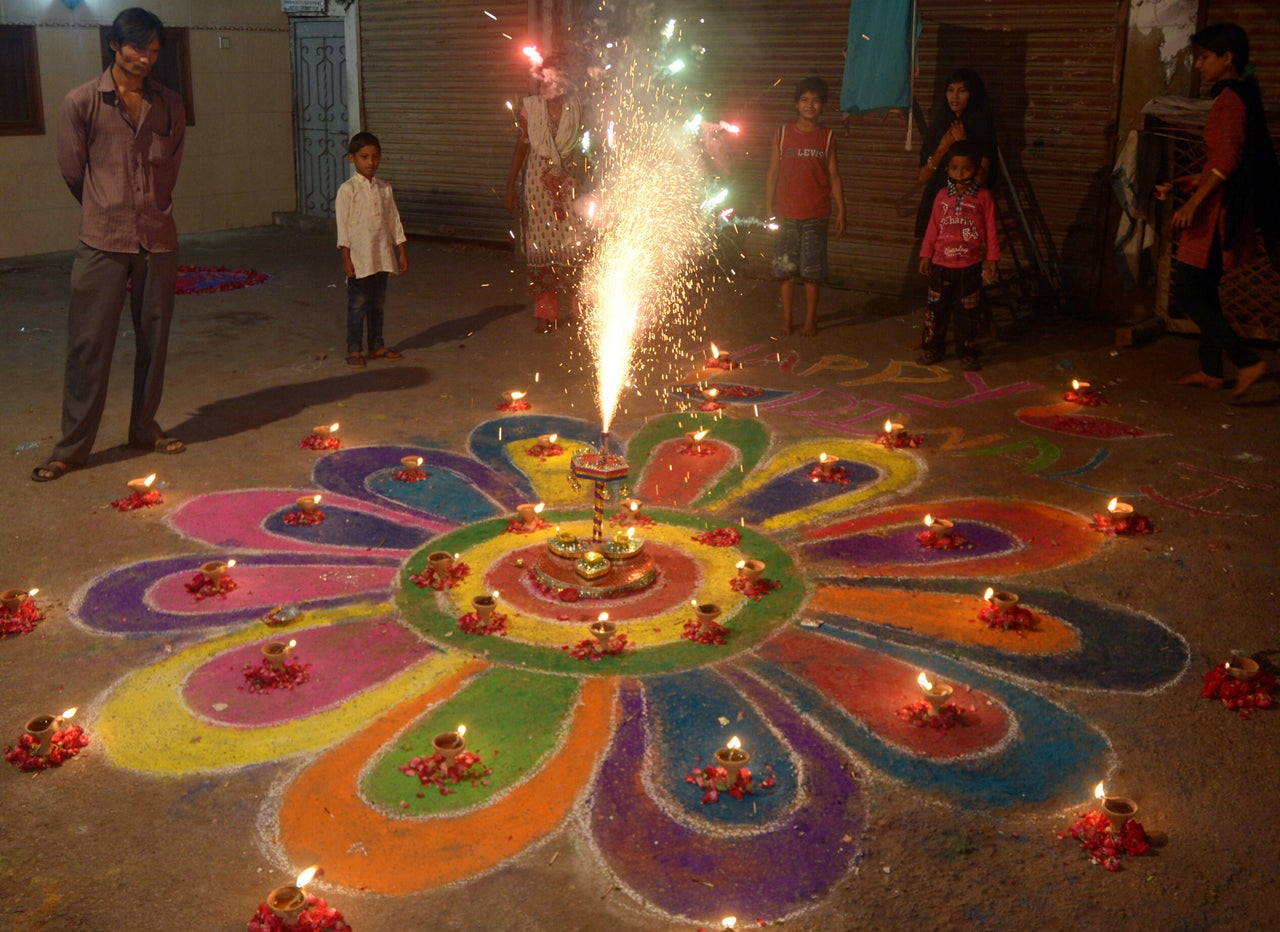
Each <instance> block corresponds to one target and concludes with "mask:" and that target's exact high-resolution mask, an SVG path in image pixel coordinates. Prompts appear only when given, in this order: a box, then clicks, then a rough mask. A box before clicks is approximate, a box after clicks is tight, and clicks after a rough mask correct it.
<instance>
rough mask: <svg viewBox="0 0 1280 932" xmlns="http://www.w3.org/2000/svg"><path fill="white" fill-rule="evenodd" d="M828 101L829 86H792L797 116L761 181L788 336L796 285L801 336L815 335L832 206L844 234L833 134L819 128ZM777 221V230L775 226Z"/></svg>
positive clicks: (781, 132)
mask: <svg viewBox="0 0 1280 932" xmlns="http://www.w3.org/2000/svg"><path fill="white" fill-rule="evenodd" d="M826 102H827V82H825V81H823V80H822V79H821V78H818V77H809V78H805V79H804V80H803V81H801V82H800V83H799V84H797V85H796V111H797V112H798V113H799V117H798V118H797V119H796V120H795V121H794V122H792V123H787V124H786V125H785V126H782V127H780V128H779V129H778V131H777V132H776V133H774V135H773V149H772V152H771V153H770V156H769V173H768V175H767V176H766V177H765V215H766V216H768V217H769V218H770V224H771V227H770V228H771V229H776V230H778V236H777V238H776V239H775V240H774V249H773V277H774V278H776V279H779V280H780V281H781V282H782V328H781V330H780V331H779V333H780V334H781V335H783V336H787V335H789V334H790V333H791V304H792V299H793V297H794V295H795V287H796V280H797V279H799V280H800V281H802V282H804V303H805V313H804V328H803V330H801V333H802V335H804V336H806V337H812V336H816V335H817V333H818V288H819V286H820V285H821V284H822V283H823V282H824V281H826V279H827V226H828V222H829V220H830V218H831V214H832V203H833V202H834V204H835V216H836V224H835V230H836V236H840V235H841V234H843V233H844V188H843V187H842V186H841V184H840V169H839V167H838V165H837V164H836V139H835V134H834V133H833V132H832V131H831V130H829V129H827V128H825V127H823V126H822V125H820V124H819V123H818V117H820V116H821V115H822V108H823V105H824V104H826ZM774 221H776V226H775V225H773V224H774Z"/></svg>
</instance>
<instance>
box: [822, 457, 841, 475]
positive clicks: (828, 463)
mask: <svg viewBox="0 0 1280 932" xmlns="http://www.w3.org/2000/svg"><path fill="white" fill-rule="evenodd" d="M839 464H840V461H839V460H838V459H836V458H835V457H834V456H828V455H827V454H826V453H821V454H819V455H818V471H819V472H820V473H822V474H823V475H824V476H830V475H831V473H832V472H834V471H835V468H836V466H838V465H839Z"/></svg>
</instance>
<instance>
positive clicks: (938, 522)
mask: <svg viewBox="0 0 1280 932" xmlns="http://www.w3.org/2000/svg"><path fill="white" fill-rule="evenodd" d="M924 526H925V527H927V528H928V529H929V530H931V531H933V533H934V534H935V535H937V536H938V537H946V536H947V535H949V534H950V533H951V531H952V530H953V529H954V528H955V525H954V524H953V523H952V522H950V521H948V520H947V519H946V518H935V517H934V516H933V515H925V516H924Z"/></svg>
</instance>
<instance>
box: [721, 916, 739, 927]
mask: <svg viewBox="0 0 1280 932" xmlns="http://www.w3.org/2000/svg"><path fill="white" fill-rule="evenodd" d="M720 928H722V929H736V928H738V917H737V916H725V917H724V918H723V919H721V920H720Z"/></svg>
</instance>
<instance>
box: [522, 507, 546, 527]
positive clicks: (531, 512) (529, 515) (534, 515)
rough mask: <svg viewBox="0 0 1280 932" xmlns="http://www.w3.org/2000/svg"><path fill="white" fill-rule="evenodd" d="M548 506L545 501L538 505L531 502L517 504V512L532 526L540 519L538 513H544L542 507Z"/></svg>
mask: <svg viewBox="0 0 1280 932" xmlns="http://www.w3.org/2000/svg"><path fill="white" fill-rule="evenodd" d="M546 507H547V506H546V503H545V502H538V504H536V505H534V504H529V503H526V504H524V505H516V514H518V515H519V516H520V520H521V521H523V522H524V523H525V524H526V525H530V526H532V525H533V524H534V522H536V521H537V520H538V515H540V514H542V509H543V508H546Z"/></svg>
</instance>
